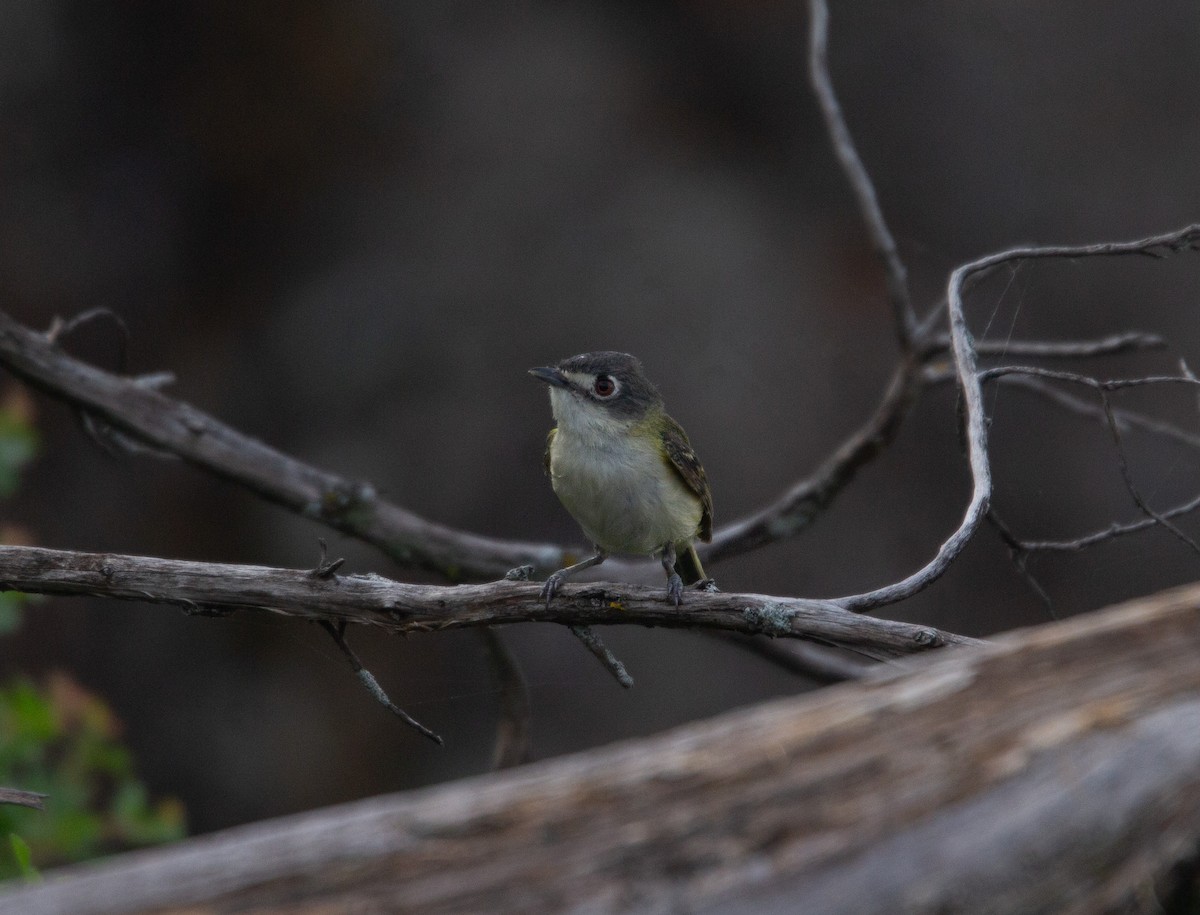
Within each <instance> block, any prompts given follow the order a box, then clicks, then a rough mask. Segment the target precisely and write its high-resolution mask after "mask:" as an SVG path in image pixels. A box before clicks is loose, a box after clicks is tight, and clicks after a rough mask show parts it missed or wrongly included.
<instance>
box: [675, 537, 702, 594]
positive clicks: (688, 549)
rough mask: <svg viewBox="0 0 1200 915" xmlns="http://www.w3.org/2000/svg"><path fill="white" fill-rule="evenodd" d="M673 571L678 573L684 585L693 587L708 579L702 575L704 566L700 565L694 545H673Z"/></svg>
mask: <svg viewBox="0 0 1200 915" xmlns="http://www.w3.org/2000/svg"><path fill="white" fill-rule="evenodd" d="M675 571H676V572H678V573H679V577H680V578H682V579H683V583H684V584H685V585H694V584H695V583H696V582H698V581H703V580H704V579H706V578H707V577H708V576H707V575H705V574H704V566H702V565H701V564H700V556H699V555H698V554H697V553H696V546H695V544H692V543H677V544H675Z"/></svg>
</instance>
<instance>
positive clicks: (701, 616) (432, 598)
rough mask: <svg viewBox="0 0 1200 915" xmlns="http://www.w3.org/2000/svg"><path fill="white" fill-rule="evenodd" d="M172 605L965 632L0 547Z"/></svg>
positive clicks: (750, 608) (385, 618)
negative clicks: (547, 598)
mask: <svg viewBox="0 0 1200 915" xmlns="http://www.w3.org/2000/svg"><path fill="white" fill-rule="evenodd" d="M5 589H10V590H14V591H25V592H28V593H40V594H61V595H91V596H95V597H107V598H117V599H120V600H140V601H148V602H150V603H162V604H173V605H175V606H180V607H183V608H184V609H186V610H189V611H191V612H237V611H241V612H247V611H249V612H255V611H257V612H263V611H266V612H272V613H279V614H283V615H286V616H295V617H300V618H305V619H336V620H344V621H346V622H350V623H367V624H369V625H372V626H380V627H382V628H385V629H390V630H392V631H395V632H428V631H434V630H440V629H461V628H464V627H473V626H491V625H500V624H504V623H535V622H542V623H562V624H564V625H567V626H589V625H629V624H635V625H636V624H641V625H644V626H669V627H676V628H689V629H690V628H711V629H724V630H728V631H732V632H741V633H744V634H747V635H770V636H781V637H789V638H805V639H812V640H816V641H821V642H826V643H828V644H831V645H839V646H842V647H846V648H852V649H854V650H856V651H861V652H863V653H867V654H870V655H872V656H875V657H881V658H890V657H899V656H901V655H905V654H911V653H913V652H921V651H927V650H929V649H933V648H942V647H945V646H949V645H971V644H977V640H976V639H971V638H968V637H966V636H961V635H956V634H954V633H952V632H944V631H942V630H939V629H934V628H932V627H930V626H920V625H916V624H913V623H902V622H895V621H892V620H881V619H875V618H873V617H869V616H858V615H855V614H853V613H850V612H848V611H846V610H843V609H841V608H840V607H837V606H833V605H831V604H829V603H828V602H827V601H819V600H805V599H803V598H795V597H772V596H768V595H764V594H723V593H709V592H706V591H688V592H687V595H686V597H685V598H684V602H683V604H682V605H680V606H678V607H676V606H674V605H673V604H671V603H669V602H668V601H666V600H665V599H664V594H665V590H664V589H663V588H662V587H657V588H647V587H640V586H637V585H611V584H604V583H597V584H585V585H571V584H568V585H564V586H563V587H562V588H560V589H559V591H558V593H557V595H556V597H555V599H554V601H553V602H551V604H550V605H549V606H547V605H546V602H545V601H544V600H543V599H542V597H541V596H540V591H541V585H539V584H536V583H531V582H517V581H493V582H489V583H487V584H480V585H452V586H442V585H414V584H408V583H406V582H400V581H392V580H391V579H388V578H384V577H383V576H381V575H373V574H372V575H337V576H330V577H322V576H320V575H317V574H315V573H312V572H302V571H298V570H295V569H275V568H268V567H265V566H250V565H232V564H229V563H215V562H189V561H187V560H182V559H159V558H157V557H153V556H123V555H119V554H116V553H77V552H72V551H68V550H47V549H42V548H40V547H28V546H0V590H5Z"/></svg>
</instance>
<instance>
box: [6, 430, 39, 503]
mask: <svg viewBox="0 0 1200 915" xmlns="http://www.w3.org/2000/svg"><path fill="white" fill-rule="evenodd" d="M37 447H38V437H37V432H36V431H35V430H34V428H33V427H32V426H31V425H29V423H28V422H26V421H25V420H24V419H23V418H21V417H20V416H18V415H17V414H16V413H15V412H13V411H11V410H0V498H2V497H5V496H11V495H12V494H13V492H14V491H15V490H16V488H17V481H18V479H19V473H20V470H21V468H22V467H24V466H25V465H26V464H28V463H29V462H30V461H31V460H33V456H34V455H35V454H37Z"/></svg>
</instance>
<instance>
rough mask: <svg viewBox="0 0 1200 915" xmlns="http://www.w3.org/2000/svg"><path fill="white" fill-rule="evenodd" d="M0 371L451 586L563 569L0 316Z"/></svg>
mask: <svg viewBox="0 0 1200 915" xmlns="http://www.w3.org/2000/svg"><path fill="white" fill-rule="evenodd" d="M0 364H3V365H4V366H6V367H7V368H8V369H9V370H10V371H12V372H13V374H15V375H17V376H18V377H20V378H22V379H24V380H25V381H27V382H28V383H29V384H31V385H33V386H34V387H37V388H39V389H41V390H43V391H45V392H46V393H48V394H50V395H52V396H54V397H57V398H59V399H62V400H65V401H67V402H68V403H70V404H71V405H73V406H76V407H80V408H82V409H84V410H85V411H87V412H88V413H90V414H93V415H95V416H97V417H99V418H100V419H101V420H102V421H103V422H104V423H105V424H107V425H109V426H112V427H113V428H115V429H117V430H119V431H120V432H122V433H125V434H127V435H130V436H133V437H134V438H137V439H139V440H141V441H144V442H147V443H148V444H151V445H153V446H155V447H157V448H160V449H163V450H165V451H169V452H171V453H173V454H177V455H179V456H180V457H181V458H183V459H184V460H186V461H188V462H190V463H192V464H195V465H196V466H198V467H201V468H202V469H204V470H207V471H210V472H211V473H214V474H216V475H217V476H220V477H223V478H225V479H228V480H232V481H234V482H236V483H240V484H241V485H243V486H245V487H247V488H248V489H250V490H252V491H253V492H255V493H257V494H258V495H260V496H262V497H263V498H264V499H267V500H268V501H270V502H274V503H275V504H277V505H281V506H283V507H285V508H288V509H290V510H292V511H294V512H296V513H298V514H301V515H304V516H305V517H308V518H312V519H313V520H315V521H319V522H321V523H323V524H326V525H328V526H329V527H332V528H334V529H336V530H339V531H341V532H342V533H345V534H348V535H349V536H352V537H357V538H358V539H360V540H364V541H366V542H367V543H370V544H372V545H374V546H376V547H378V548H379V549H381V550H382V551H383V552H384V553H386V554H387V555H388V556H390V557H391V558H392V559H394V560H395V561H396V562H398V563H400V564H402V565H406V566H416V567H420V568H426V569H431V570H434V571H437V572H440V573H442V574H443V575H445V576H447V577H448V578H450V579H451V580H458V579H463V578H469V577H487V576H499V575H502V574H503V573H504V572H505V571H506V570H508V569H511V568H513V567H514V566H520V565H526V564H528V565H534V566H537V567H538V568H542V569H547V568H559V567H561V566H562V565H563V564H565V562H566V559H565V553H566V551H565V550H564V549H563V548H562V547H559V546H554V545H551V544H544V543H528V542H522V541H515V540H500V539H496V538H492V537H483V536H480V535H478V534H472V533H469V532H466V531H460V530H455V529H453V528H450V527H446V526H444V525H441V524H437V523H435V522H432V521H429V520H427V519H425V518H422V517H420V516H419V515H416V514H414V513H413V512H410V511H408V510H406V509H404V508H401V507H400V506H398V505H394V504H392V503H391V502H388V501H387V500H385V499H383V498H381V497H380V496H379V495H378V493H376V491H375V489H374V487H372V486H371V485H370V484H369V483H363V482H358V481H352V480H348V479H346V478H344V477H340V476H337V475H336V474H332V473H328V472H326V471H323V470H318V469H317V468H315V467H312V466H310V465H308V464H305V463H303V462H301V461H298V460H296V459H295V458H293V457H290V456H289V455H286V454H284V453H282V452H280V451H277V450H275V449H274V448H271V447H270V446H268V445H266V444H264V443H263V442H260V441H258V440H256V439H253V438H251V437H249V436H247V435H243V434H242V433H240V432H238V431H237V430H235V429H232V428H230V427H229V426H226V425H224V424H223V423H221V422H219V421H218V420H216V419H214V418H213V417H211V416H209V415H208V414H206V413H204V412H202V411H200V410H198V409H196V408H195V407H193V406H191V405H190V404H186V403H183V402H182V401H177V400H173V399H171V398H169V397H167V396H166V395H164V394H162V393H161V392H159V391H157V390H155V389H153V388H150V387H147V386H144V385H140V384H138V383H137V382H136V381H135V380H133V379H130V378H125V377H122V376H118V375H114V374H111V373H109V372H105V371H103V370H102V369H98V368H96V367H94V366H91V365H88V364H87V363H85V362H81V361H80V360H78V359H74V358H72V357H71V356H69V355H68V354H67V353H65V352H64V351H63V350H61V349H59V348H58V347H57V346H55V345H54V344H53V343H52V342H51V341H50V340H48V339H47V338H46V337H45V336H44V335H42V334H39V333H37V332H36V331H32V330H29V329H28V328H26V327H23V326H21V325H20V324H18V323H17V322H16V321H14V320H13V319H12V318H11V317H9V316H8V315H6V314H4V313H2V312H0Z"/></svg>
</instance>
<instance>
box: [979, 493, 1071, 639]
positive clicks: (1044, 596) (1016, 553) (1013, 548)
mask: <svg viewBox="0 0 1200 915" xmlns="http://www.w3.org/2000/svg"><path fill="white" fill-rule="evenodd" d="M987 520H988V523H989V524H991V526H992V528H993V529H994V530H995V531H996V533H997V534H999V535H1000V539H1001V540H1003V541H1004V545H1005V546H1007V547H1008V552H1009V556H1010V557H1011V558H1012V562H1013V566H1014V567H1015V568H1016V570H1017V574H1019V575H1020V576H1021V580H1022V581H1024V582H1025V584H1027V585H1028V586H1029V588H1030V590H1032V591H1033V593H1034V594H1036V595H1037V596H1038V599H1039V600H1041V602H1042V603H1043V604H1045V605H1046V610H1047V611H1049V613H1050V616H1051V618H1053V619H1058V612H1057V611H1056V610H1055V609H1054V601H1053V600H1051V598H1050V594H1049V592H1048V591H1047V590H1046V589H1045V588H1043V587H1042V583H1041V582H1040V581H1038V580H1037V579H1036V578H1035V577H1034V575H1033V573H1032V572H1030V571H1029V550H1027V549H1026V548H1025V544H1024V543H1022V542H1021V541H1020V540H1018V539H1017V537H1016V535H1015V534H1013V532H1012V530H1011V529H1010V528H1009V526H1008V525H1007V524H1005V523H1004V522H1003V521H1001V520H1000V516H999V515H998V514H996V510H995V509H989V510H988V513H987Z"/></svg>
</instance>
